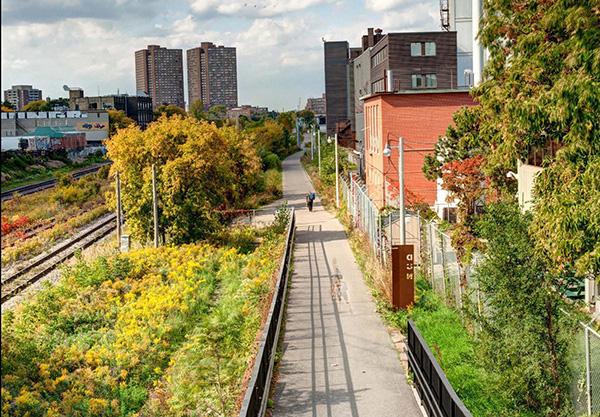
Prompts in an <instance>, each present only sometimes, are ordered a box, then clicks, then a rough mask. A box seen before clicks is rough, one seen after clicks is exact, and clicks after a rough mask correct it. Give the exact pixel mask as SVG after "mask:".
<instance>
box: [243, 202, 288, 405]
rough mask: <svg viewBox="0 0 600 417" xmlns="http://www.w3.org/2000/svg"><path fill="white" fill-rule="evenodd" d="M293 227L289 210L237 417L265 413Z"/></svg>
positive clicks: (285, 286) (282, 306)
mask: <svg viewBox="0 0 600 417" xmlns="http://www.w3.org/2000/svg"><path fill="white" fill-rule="evenodd" d="M295 224H296V216H295V213H294V209H291V214H290V220H289V224H288V232H287V241H286V245H285V251H284V254H283V258H282V260H281V266H280V268H279V276H278V278H277V284H276V286H275V291H274V293H273V300H272V301H271V308H270V309H269V315H268V317H267V321H266V323H265V328H264V330H263V334H262V338H261V340H260V347H259V349H258V353H257V354H256V359H255V360H254V368H253V370H252V376H251V377H250V382H249V383H248V388H247V390H246V395H244V402H243V403H242V408H241V410H240V414H239V416H240V417H262V416H264V415H265V412H266V410H267V400H268V398H269V389H270V386H271V377H272V375H273V366H274V364H275V354H276V352H277V343H278V341H279V332H280V330H281V322H282V320H283V310H284V305H285V295H286V293H287V286H288V275H289V274H288V272H289V266H290V259H291V253H292V243H293V241H294V235H295Z"/></svg>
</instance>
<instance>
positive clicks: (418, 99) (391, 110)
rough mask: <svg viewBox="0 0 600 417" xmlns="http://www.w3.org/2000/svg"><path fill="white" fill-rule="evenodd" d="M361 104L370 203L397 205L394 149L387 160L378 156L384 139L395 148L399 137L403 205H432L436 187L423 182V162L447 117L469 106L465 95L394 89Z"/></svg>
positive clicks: (469, 101) (381, 205)
mask: <svg viewBox="0 0 600 417" xmlns="http://www.w3.org/2000/svg"><path fill="white" fill-rule="evenodd" d="M364 103H365V171H366V173H365V174H366V183H367V187H368V191H369V195H370V196H371V199H372V200H373V201H374V202H375V204H376V205H377V206H379V207H383V206H386V205H397V203H398V202H397V195H398V183H399V182H398V149H392V155H391V157H389V158H388V157H385V156H384V155H383V149H384V148H385V145H386V143H387V142H388V141H389V144H390V146H391V147H394V146H396V147H397V146H398V137H400V136H401V137H403V138H404V185H405V201H406V204H411V203H413V202H416V201H417V200H421V201H424V202H426V203H427V204H428V205H429V206H431V207H433V206H434V204H435V201H436V194H437V186H436V182H435V181H428V180H426V179H425V175H424V174H423V171H422V169H421V168H422V167H423V160H424V157H425V155H427V154H428V153H431V152H433V148H434V146H435V143H436V142H437V140H438V137H439V136H443V135H444V134H445V133H446V128H447V127H448V125H450V124H452V115H453V113H454V112H455V111H456V110H458V109H460V108H461V107H463V106H473V105H475V103H474V102H473V99H472V98H471V96H469V92H468V91H465V90H428V91H398V92H390V93H379V94H373V95H371V96H369V97H366V98H365V99H364Z"/></svg>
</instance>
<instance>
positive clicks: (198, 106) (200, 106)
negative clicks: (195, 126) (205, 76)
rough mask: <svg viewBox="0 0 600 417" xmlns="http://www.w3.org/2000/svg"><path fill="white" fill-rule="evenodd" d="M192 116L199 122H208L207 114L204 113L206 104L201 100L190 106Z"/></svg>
mask: <svg viewBox="0 0 600 417" xmlns="http://www.w3.org/2000/svg"><path fill="white" fill-rule="evenodd" d="M190 114H191V115H192V117H195V118H196V119H197V120H206V113H205V112H204V103H203V102H202V100H201V99H198V100H196V101H194V102H193V103H192V105H191V106H190Z"/></svg>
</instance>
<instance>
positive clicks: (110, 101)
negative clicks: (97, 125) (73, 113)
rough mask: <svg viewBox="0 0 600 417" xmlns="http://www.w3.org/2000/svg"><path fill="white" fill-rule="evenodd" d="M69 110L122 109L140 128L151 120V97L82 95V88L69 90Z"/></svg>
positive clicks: (144, 126) (143, 127)
mask: <svg viewBox="0 0 600 417" xmlns="http://www.w3.org/2000/svg"><path fill="white" fill-rule="evenodd" d="M69 93H70V94H69V96H70V97H69V108H70V110H81V111H87V110H123V111H124V112H125V115H126V116H127V117H129V118H131V119H133V120H135V121H136V122H137V124H139V125H140V126H141V127H142V129H145V128H146V126H147V125H148V123H150V122H152V116H153V113H152V97H149V96H146V95H138V96H130V95H127V94H116V95H110V96H100V97H84V95H83V90H81V89H77V90H71V91H70V92H69Z"/></svg>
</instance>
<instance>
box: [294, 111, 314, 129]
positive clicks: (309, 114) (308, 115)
mask: <svg viewBox="0 0 600 417" xmlns="http://www.w3.org/2000/svg"><path fill="white" fill-rule="evenodd" d="M298 117H302V118H303V119H304V122H305V123H306V124H307V125H308V126H313V125H314V124H315V112H314V111H312V110H308V109H304V110H300V111H299V112H298Z"/></svg>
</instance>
